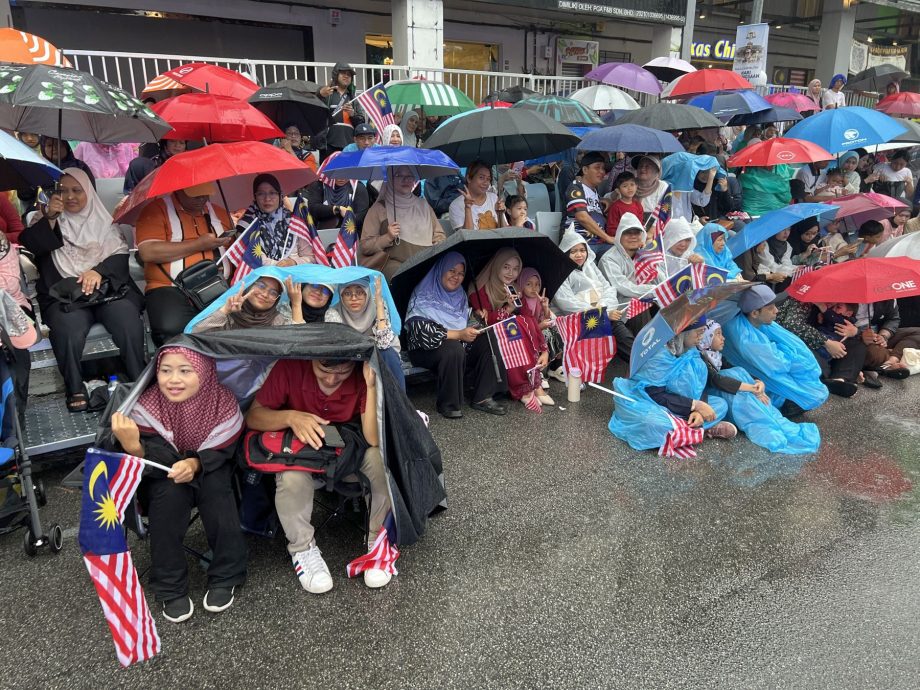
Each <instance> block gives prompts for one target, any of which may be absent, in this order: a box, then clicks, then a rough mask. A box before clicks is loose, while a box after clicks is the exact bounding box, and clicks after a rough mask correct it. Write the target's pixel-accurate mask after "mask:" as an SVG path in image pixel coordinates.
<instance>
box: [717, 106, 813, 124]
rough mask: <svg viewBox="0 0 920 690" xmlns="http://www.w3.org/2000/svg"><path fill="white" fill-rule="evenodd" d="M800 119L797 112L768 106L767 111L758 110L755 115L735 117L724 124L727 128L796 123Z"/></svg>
mask: <svg viewBox="0 0 920 690" xmlns="http://www.w3.org/2000/svg"><path fill="white" fill-rule="evenodd" d="M801 119H802V116H801V115H799V113H798V111H796V110H793V109H792V108H781V107H779V106H775V105H774V106H770V107H769V108H768V109H767V110H758V111H757V112H756V113H748V114H742V115H735V116H734V117H732V118H731V119H730V120H729V121H728V122H726V123H725V124H726V125H728V126H729V127H738V126H740V125H763V124H766V123H768V122H798V121H799V120H801Z"/></svg>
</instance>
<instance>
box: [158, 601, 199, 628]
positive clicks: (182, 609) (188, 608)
mask: <svg viewBox="0 0 920 690" xmlns="http://www.w3.org/2000/svg"><path fill="white" fill-rule="evenodd" d="M193 613H195V605H194V604H193V603H192V599H191V597H187V596H185V597H179V598H178V599H172V600H170V601H167V602H165V603H164V604H163V618H165V619H166V620H168V621H169V622H170V623H182V622H184V621H187V620H188V619H189V618H191V617H192V614H193Z"/></svg>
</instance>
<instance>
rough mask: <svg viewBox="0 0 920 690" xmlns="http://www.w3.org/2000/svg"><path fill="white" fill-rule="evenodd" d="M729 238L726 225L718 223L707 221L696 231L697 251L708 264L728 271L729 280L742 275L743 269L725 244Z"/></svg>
mask: <svg viewBox="0 0 920 690" xmlns="http://www.w3.org/2000/svg"><path fill="white" fill-rule="evenodd" d="M727 240H728V231H727V230H726V229H725V228H724V227H722V226H721V225H719V224H718V223H707V224H706V225H704V226H703V227H702V228H701V229H700V231H699V232H698V233H696V253H697V254H699V255H700V256H701V257H703V261H704V262H705V263H706V264H707V265H709V266H713V267H715V268H720V269H722V270H723V271H726V272H727V273H728V276H727V277H728V280H734V279H735V278H737V277H738V276H739V275H741V269H740V268H739V267H738V264H736V263H735V260H734V259H732V253H731V252H730V251H728V247H726V246H725V242H726V241H727Z"/></svg>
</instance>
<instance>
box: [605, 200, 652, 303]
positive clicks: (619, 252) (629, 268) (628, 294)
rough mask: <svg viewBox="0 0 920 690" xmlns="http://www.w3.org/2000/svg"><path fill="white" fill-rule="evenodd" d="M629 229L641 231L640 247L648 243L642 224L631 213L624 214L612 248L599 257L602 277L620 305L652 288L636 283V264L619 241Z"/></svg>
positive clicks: (646, 292)
mask: <svg viewBox="0 0 920 690" xmlns="http://www.w3.org/2000/svg"><path fill="white" fill-rule="evenodd" d="M629 228H638V229H640V230H642V246H643V247H644V246H645V243H646V242H647V241H648V233H647V232H646V231H645V227H643V225H642V223H641V222H639V219H638V218H636V216H635V215H633V214H632V213H624V214H623V216H622V217H621V218H620V224H619V225H618V226H617V232H616V235H615V236H614V240H615V242H614V243H613V246H612V247H611V248H610V249H609V250H607V253H606V254H604V255H603V256H602V257H601V260H600V269H601V272H602V273H603V274H604V277H605V278H607V280H608V281H609V282H610V284H611V285H612V286H613V287H614V289H615V290H616V291H617V299H618V300H619V301H620V303H621V304H622V303H623V302H627V301H629V299H630V298H632V297H642V296H643V295H646V294H648V292H649V290H650V289H651V287H652V286H650V285H642V284H639V283H638V282H636V264H635V261H634V260H633V258H632V257H631V256H630V255H629V254H627V253H626V250H625V249H623V245H622V244H620V240H621V239H622V237H623V233H624V232H625V231H626V230H627V229H629Z"/></svg>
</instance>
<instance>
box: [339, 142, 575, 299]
mask: <svg viewBox="0 0 920 690" xmlns="http://www.w3.org/2000/svg"><path fill="white" fill-rule="evenodd" d="M340 158H341V156H340ZM502 247H514V248H515V249H516V250H517V251H518V253H520V255H521V260H522V261H523V262H524V265H525V266H531V267H533V268H535V269H537V270H538V271H539V272H540V277H541V278H543V287H544V288H546V295H547V297H549V298H550V299H552V297H553V295H554V294H556V290H558V289H559V286H560V285H562V283H563V282H564V281H565V279H566V278H567V277H568V275H569V273H571V272H572V271H574V270H575V269H576V268H578V266H577V265H576V264H575V262H574V261H572V260H571V259H570V258H569V257H568V256H567V255H566V254H565V253H564V252H563V251H562V250H561V249H559V246H558V245H557V244H556V243H555V242H553V241H552V240H551V239H550V238H549V237H547V236H545V235H541V234H539V233H534V232H533V231H532V230H524V229H520V228H513V229H509V228H500V229H498V230H490V231H488V232H484V231H482V230H458V231H457V232H455V233H453V234H452V235H451V236H450V237H448V238H447V239H446V240H444V241H443V242H441V243H440V244H436V245H434V246H432V247H427V248H425V249H424V250H422V251H421V252H419V253H418V254H416V255H415V256H413V257H412V258H410V259H409V260H408V261H406V262H405V263H403V265H402V266H401V267H400V268H399V270H398V271H396V273H394V274H393V277H392V278H390V291H391V292H392V294H393V301H394V302H395V303H396V308H397V309H398V310H399V311H400V313H404V312H405V309H406V306H407V305H408V303H409V298H410V297H411V296H412V291H413V290H414V289H415V286H416V285H418V284H419V283H420V282H421V280H422V278H424V277H425V275H426V274H427V273H428V271H430V270H431V267H432V266H434V265H435V263H437V261H438V259H440V258H441V257H442V256H443V255H444V254H446V253H447V252H451V251H455V252H460V253H461V254H463V256H464V257H465V258H466V261H467V271H466V274H467V276H469V277H470V278H472V277H473V276H475V275H476V274H477V273H478V272H479V271H480V270H481V269H482V267H483V266H485V265H486V263H488V261H489V259H491V258H492V256H493V255H494V254H495V252H496V251H498V250H499V249H501V248H502Z"/></svg>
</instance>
